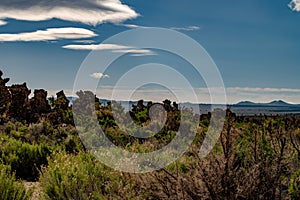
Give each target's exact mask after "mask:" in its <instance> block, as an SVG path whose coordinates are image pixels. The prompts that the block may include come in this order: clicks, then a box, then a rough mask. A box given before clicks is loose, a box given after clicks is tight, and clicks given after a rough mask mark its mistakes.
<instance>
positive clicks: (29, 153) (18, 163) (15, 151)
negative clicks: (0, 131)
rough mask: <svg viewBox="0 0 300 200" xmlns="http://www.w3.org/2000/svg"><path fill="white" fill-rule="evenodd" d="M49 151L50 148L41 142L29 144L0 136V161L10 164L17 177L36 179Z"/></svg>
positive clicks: (45, 162)
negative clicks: (39, 143)
mask: <svg viewBox="0 0 300 200" xmlns="http://www.w3.org/2000/svg"><path fill="white" fill-rule="evenodd" d="M50 152H51V149H50V148H49V147H48V146H46V145H43V144H41V145H31V144H28V143H23V142H22V141H19V140H15V139H12V138H8V137H6V136H3V137H1V138H0V161H1V162H2V163H4V164H5V165H10V166H11V170H12V171H13V172H14V173H15V174H16V177H17V178H22V179H25V180H28V181H34V180H37V179H38V176H39V170H40V169H41V166H42V165H46V164H47V156H48V155H49V154H50Z"/></svg>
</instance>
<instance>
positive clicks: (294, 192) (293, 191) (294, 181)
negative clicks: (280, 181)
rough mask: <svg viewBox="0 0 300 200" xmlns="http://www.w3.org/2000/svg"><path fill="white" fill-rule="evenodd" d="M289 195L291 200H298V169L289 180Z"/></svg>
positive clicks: (299, 173)
mask: <svg viewBox="0 0 300 200" xmlns="http://www.w3.org/2000/svg"><path fill="white" fill-rule="evenodd" d="M289 194H290V196H291V199H300V169H298V170H297V171H296V172H295V173H294V174H293V176H292V178H291V180H290V185H289Z"/></svg>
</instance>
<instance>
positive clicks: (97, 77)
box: [90, 72, 109, 79]
mask: <svg viewBox="0 0 300 200" xmlns="http://www.w3.org/2000/svg"><path fill="white" fill-rule="evenodd" d="M90 76H91V77H93V78H96V79H101V78H109V75H107V74H103V73H100V72H96V73H92V74H91V75H90Z"/></svg>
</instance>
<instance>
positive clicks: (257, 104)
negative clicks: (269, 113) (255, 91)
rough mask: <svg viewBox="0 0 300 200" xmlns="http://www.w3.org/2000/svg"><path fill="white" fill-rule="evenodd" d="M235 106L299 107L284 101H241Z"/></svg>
mask: <svg viewBox="0 0 300 200" xmlns="http://www.w3.org/2000/svg"><path fill="white" fill-rule="evenodd" d="M234 106H258V107H261V106H283V107H286V106H297V105H295V104H289V103H287V102H285V101H282V100H276V101H272V102H269V103H254V102H251V101H241V102H239V103H237V104H234Z"/></svg>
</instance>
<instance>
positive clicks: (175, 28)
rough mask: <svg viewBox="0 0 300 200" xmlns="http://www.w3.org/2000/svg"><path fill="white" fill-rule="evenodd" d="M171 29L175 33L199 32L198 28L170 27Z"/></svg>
mask: <svg viewBox="0 0 300 200" xmlns="http://www.w3.org/2000/svg"><path fill="white" fill-rule="evenodd" d="M171 29H173V30H176V31H196V30H200V29H201V28H200V27H199V26H187V27H172V28H171Z"/></svg>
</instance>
